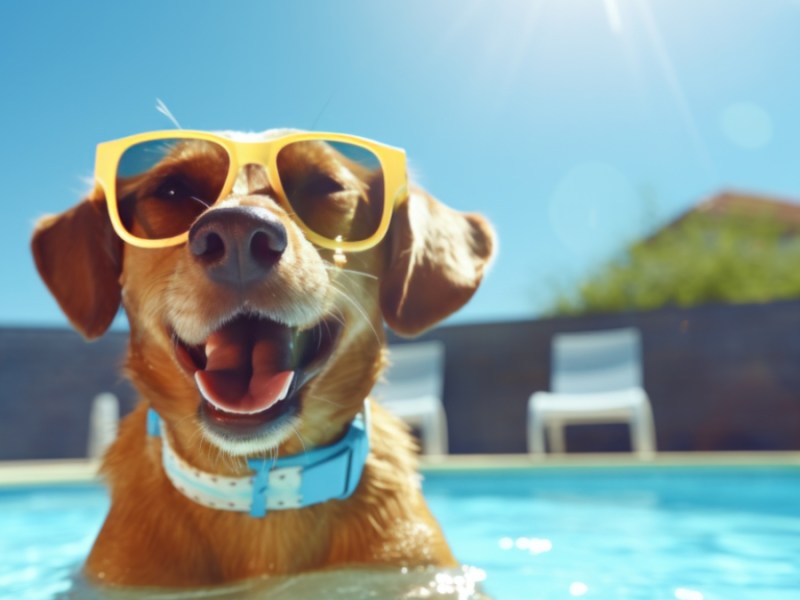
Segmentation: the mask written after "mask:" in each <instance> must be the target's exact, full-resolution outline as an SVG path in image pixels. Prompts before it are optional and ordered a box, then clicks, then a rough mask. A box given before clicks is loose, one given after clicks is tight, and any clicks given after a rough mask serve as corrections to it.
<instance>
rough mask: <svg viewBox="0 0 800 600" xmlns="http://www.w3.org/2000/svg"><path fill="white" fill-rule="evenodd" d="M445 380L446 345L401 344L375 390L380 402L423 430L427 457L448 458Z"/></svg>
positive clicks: (391, 354)
mask: <svg viewBox="0 0 800 600" xmlns="http://www.w3.org/2000/svg"><path fill="white" fill-rule="evenodd" d="M443 379H444V344H442V343H441V342H438V341H432V342H417V343H410V344H399V345H394V346H390V348H389V367H388V368H387V369H386V371H385V372H384V375H383V380H382V381H379V382H378V383H377V384H376V385H375V387H374V388H373V390H372V394H373V396H374V397H375V399H376V400H377V401H378V402H380V403H381V404H382V405H383V406H385V407H386V408H387V409H388V410H389V411H390V412H392V413H394V414H395V415H397V416H398V417H400V418H401V419H403V420H404V421H405V422H406V423H408V424H409V425H411V426H412V427H416V428H417V429H418V430H419V432H420V437H421V438H422V440H421V441H422V452H423V453H424V454H447V416H446V415H445V412H444V405H443V404H442V387H443V386H442V382H443Z"/></svg>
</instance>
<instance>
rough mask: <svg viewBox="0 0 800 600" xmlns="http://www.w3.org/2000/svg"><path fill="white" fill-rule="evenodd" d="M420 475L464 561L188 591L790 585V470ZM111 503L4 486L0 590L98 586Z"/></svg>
mask: <svg viewBox="0 0 800 600" xmlns="http://www.w3.org/2000/svg"><path fill="white" fill-rule="evenodd" d="M424 488H425V493H426V496H427V498H428V500H429V502H430V505H431V508H432V510H433V512H434V513H435V514H436V516H437V517H438V518H439V520H440V522H441V523H442V526H443V528H444V530H445V533H446V535H447V537H448V540H449V541H450V543H451V546H452V547H453V549H454V551H455V553H456V555H457V557H458V558H459V560H460V561H462V562H463V563H464V564H465V565H471V566H470V567H464V568H462V569H459V570H449V571H431V570H420V571H411V572H408V571H400V570H377V571H362V570H356V569H353V570H348V571H340V572H334V573H322V574H313V575H309V576H305V577H300V578H298V577H294V578H281V579H276V578H272V579H270V580H269V581H260V582H249V583H247V584H245V585H244V586H234V587H232V588H225V589H216V590H198V591H197V592H195V593H193V594H192V595H191V597H196V598H211V597H213V598H223V597H226V598H228V597H229V598H241V597H252V598H261V597H266V596H268V597H269V598H293V599H294V598H342V599H343V600H344V599H347V600H356V599H358V598H378V599H382V598H404V599H409V600H412V599H416V598H433V597H435V598H459V599H462V598H463V599H466V598H472V599H473V600H477V599H483V598H486V597H487V595H488V596H491V597H494V598H497V599H498V600H506V599H511V600H514V599H540V598H541V599H548V600H549V599H558V598H570V599H571V598H603V599H613V600H616V599H626V598H631V599H646V600H658V599H661V598H663V599H670V600H712V599H720V600H723V599H724V600H738V599H748V600H750V599H757V600H773V599H774V600H783V599H787V600H788V599H789V598H791V599H792V600H795V599H796V598H798V597H800V468H797V467H770V468H767V467H737V468H732V467H725V468H710V467H708V468H702V467H693V468H671V467H658V468H640V467H635V468H600V469H588V468H570V469H528V470H514V471H493V470H488V471H487V470H484V471H469V472H432V473H429V474H427V476H426V478H425V482H424ZM107 509H108V499H107V497H106V495H105V492H104V490H103V488H102V487H100V486H98V485H94V484H85V485H70V486H57V487H56V486H54V487H41V486H39V487H18V488H5V489H3V488H0V556H2V557H3V560H2V561H1V562H0V596H2V597H3V598H15V599H16V598H31V599H34V598H53V597H64V598H86V597H99V596H98V595H97V593H96V592H95V591H94V590H92V588H91V587H89V586H88V585H87V584H85V583H84V582H82V581H81V579H80V578H79V577H77V576H76V575H75V573H76V571H77V570H78V568H79V565H80V563H81V562H82V560H83V558H84V557H85V556H86V554H87V553H88V551H89V548H90V547H91V544H92V541H93V539H94V536H95V535H96V533H97V531H98V529H99V527H100V525H101V523H102V519H103V517H104V515H105V512H106V511H107ZM104 597H107V596H104ZM113 597H120V598H122V597H132V596H131V594H115V595H114V596H113ZM133 597H135V595H134V596H133ZM140 597H141V596H140ZM147 597H156V596H154V595H152V594H150V595H148V596H147ZM157 597H160V598H170V597H171V598H175V597H177V596H176V595H174V594H171V593H167V592H165V593H163V594H159V595H158V596H157ZM182 597H185V595H184V596H182Z"/></svg>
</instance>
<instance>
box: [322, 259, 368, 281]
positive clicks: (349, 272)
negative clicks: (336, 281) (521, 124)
mask: <svg viewBox="0 0 800 600" xmlns="http://www.w3.org/2000/svg"><path fill="white" fill-rule="evenodd" d="M324 266H325V270H327V271H329V272H332V273H337V274H339V273H341V274H342V275H358V276H360V277H366V278H367V279H372V280H374V281H378V276H377V275H373V274H372V273H364V272H362V271H355V270H353V269H345V268H344V267H337V266H335V265H329V264H327V263H326V264H325V265H324Z"/></svg>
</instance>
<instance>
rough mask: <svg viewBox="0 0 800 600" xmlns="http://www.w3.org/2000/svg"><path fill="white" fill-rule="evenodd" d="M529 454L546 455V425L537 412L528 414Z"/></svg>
mask: <svg viewBox="0 0 800 600" xmlns="http://www.w3.org/2000/svg"><path fill="white" fill-rule="evenodd" d="M528 452H530V453H532V454H544V423H542V419H541V418H540V417H539V415H538V414H536V412H535V411H529V413H528Z"/></svg>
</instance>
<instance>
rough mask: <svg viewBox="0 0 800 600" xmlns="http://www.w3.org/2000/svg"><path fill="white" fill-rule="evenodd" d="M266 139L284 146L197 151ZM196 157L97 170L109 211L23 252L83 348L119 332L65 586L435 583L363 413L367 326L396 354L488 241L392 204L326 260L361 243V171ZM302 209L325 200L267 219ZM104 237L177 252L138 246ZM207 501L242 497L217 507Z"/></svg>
mask: <svg viewBox="0 0 800 600" xmlns="http://www.w3.org/2000/svg"><path fill="white" fill-rule="evenodd" d="M287 135H288V136H291V135H297V134H295V133H292V132H287V131H285V130H272V131H267V132H264V133H262V134H237V133H230V132H228V133H223V134H219V136H218V138H219V140H220V144H222V143H223V142H224V141H225V140H227V141H228V142H227V143H243V144H251V145H252V144H258V143H268V142H269V143H281V142H280V140H283V139H284V138H285V137H286V136H287ZM176 136H177V134H176ZM276 140H277V142H276ZM203 141H204V140H188V141H181V143H176V144H174V145H173V146H172V147H171V148H170V149H169V150H168V151H163V153H162V155H160V156H159V162H158V163H157V164H156V163H155V162H154V163H153V164H152V165H150V168H149V169H148V170H146V171H143V172H141V173H123V172H122V166H118V167H117V169H118V173H117V175H116V177H117V181H116V183H115V186H116V187H115V192H114V193H115V195H116V200H115V203H114V204H115V205H116V207H117V208H116V211H114V209H113V208H112V211H110V210H109V207H110V205H111V202H110V199H109V198H108V195H109V194H108V191H107V190H108V185H100V184H99V183H98V184H97V185H96V186H95V188H94V189H93V191H91V192H90V193H89V195H88V196H87V197H86V198H84V199H83V200H82V201H81V202H79V203H78V204H77V205H76V206H74V207H73V208H71V209H69V210H67V211H66V212H64V213H62V214H59V215H50V216H46V217H43V218H41V219H40V220H39V221H38V222H37V224H36V227H35V230H34V233H33V238H32V251H33V255H34V259H35V263H36V266H37V268H38V271H39V273H40V275H41V277H42V279H43V280H44V282H45V283H46V285H47V287H48V288H49V290H50V291H51V293H52V294H53V295H54V297H55V298H56V300H57V301H58V303H59V305H60V306H61V308H62V310H63V311H64V313H65V314H66V316H67V317H68V318H69V320H70V322H71V323H72V325H73V326H74V327H75V328H76V329H77V330H78V331H79V332H80V333H81V334H82V335H83V336H84V337H85V338H87V339H93V338H97V337H98V336H101V335H102V334H103V333H104V332H105V331H106V330H107V328H108V327H109V326H110V324H111V322H112V320H113V319H114V317H115V315H116V314H117V312H118V310H119V308H120V306H121V307H122V308H123V309H124V311H125V313H126V314H127V318H128V322H129V326H130V335H129V344H128V349H127V354H126V359H125V365H124V370H125V373H126V375H127V376H128V377H129V378H130V379H131V381H132V382H133V384H134V386H135V387H136V389H137V391H138V392H139V394H140V402H139V403H138V405H137V408H135V409H134V411H133V412H132V413H131V414H130V415H128V416H127V417H126V418H125V419H124V420H123V422H122V423H121V426H120V431H119V435H118V437H117V439H116V440H115V442H114V443H113V444H112V446H111V447H110V448H109V450H108V451H107V452H106V455H105V456H104V459H103V462H102V467H101V473H102V475H103V476H104V478H105V479H106V481H107V484H108V486H109V488H110V496H111V506H110V510H109V513H108V515H107V518H106V520H105V522H104V524H103V526H102V528H101V530H100V532H99V534H98V537H97V539H96V541H95V544H94V546H93V548H92V550H91V552H90V554H89V556H88V558H87V561H86V563H85V567H84V571H85V573H86V575H87V576H88V578H89V579H90V580H91V581H94V582H97V583H99V584H104V585H116V586H120V585H121V586H159V587H190V586H191V587H194V586H207V585H217V584H225V583H229V582H234V581H238V580H244V579H248V578H253V577H258V576H268V575H285V574H295V573H302V572H308V571H314V570H320V569H327V568H335V567H346V566H353V565H372V566H378V565H384V566H405V567H414V566H422V565H433V566H438V567H449V566H454V565H456V560H455V558H454V556H453V554H452V552H451V550H450V548H449V546H448V544H447V542H446V540H445V538H444V536H443V534H442V531H441V529H440V527H439V525H438V524H437V523H436V521H435V519H434V517H433V516H432V515H431V513H430V511H429V509H428V508H427V506H426V503H425V500H424V498H423V496H422V493H421V490H420V486H419V478H418V475H417V458H416V456H417V450H416V446H415V442H414V439H413V436H412V435H411V434H410V432H409V431H408V429H407V427H406V426H405V425H404V424H402V423H401V422H400V421H399V420H398V419H397V418H395V417H394V416H392V415H390V414H389V413H387V411H386V410H384V409H383V408H381V406H380V404H379V403H376V402H374V401H372V400H371V399H369V394H370V390H371V389H372V387H373V385H374V384H375V382H376V381H377V380H378V378H379V377H380V374H381V371H382V369H383V368H384V367H385V365H386V363H387V355H386V349H385V348H386V342H385V334H384V323H385V324H386V325H387V326H388V327H389V328H391V329H392V330H393V331H395V332H396V333H398V334H400V335H402V336H414V335H417V334H419V333H421V332H422V331H424V330H426V329H428V328H430V327H431V326H433V325H434V324H436V323H437V322H439V321H440V320H442V319H443V318H445V317H446V316H448V315H450V314H451V313H453V312H454V311H455V310H457V309H458V308H460V307H461V306H462V305H464V304H465V303H466V302H467V301H468V300H469V298H470V297H471V296H472V295H473V293H474V292H475V290H476V289H477V287H478V285H479V283H480V282H481V280H482V278H483V276H484V273H485V271H486V269H487V268H488V265H489V264H490V262H491V260H492V257H493V253H494V249H495V246H496V242H495V236H494V233H493V230H492V228H491V226H490V225H489V224H488V222H487V221H486V220H485V219H484V218H483V217H481V216H479V215H477V214H464V213H460V212H457V211H455V210H453V209H451V208H448V207H447V206H445V205H444V204H442V203H440V202H439V201H438V200H436V199H434V198H433V197H432V196H431V195H430V194H428V193H427V192H426V191H425V190H423V189H422V188H420V187H418V186H414V185H410V186H409V187H408V188H407V189H406V190H405V192H404V193H403V197H402V198H400V200H399V201H397V202H396V203H394V204H392V207H390V208H391V209H392V210H391V211H390V213H391V214H390V220H389V221H388V222H387V223H388V227H387V231H386V233H385V235H383V236H382V239H381V240H380V241H379V242H377V243H375V244H374V245H373V246H371V247H369V248H367V249H363V250H359V251H352V252H351V251H348V250H347V249H345V250H342V249H339V248H337V247H334V245H335V243H334V242H336V240H340V239H342V238H343V237H346V236H350V237H351V238H352V239H356V240H361V239H364V238H365V237H367V236H370V235H372V234H373V232H374V231H375V230H376V228H377V227H379V225H377V224H376V223H377V222H378V221H381V217H380V215H381V214H382V213H381V212H380V211H381V210H383V209H381V208H380V205H381V202H382V201H381V199H380V198H376V196H378V195H380V194H381V193H385V190H382V189H381V188H382V186H384V185H385V184H386V182H385V181H384V182H376V181H375V176H374V172H372V171H370V170H369V169H366V168H363V167H361V166H360V165H359V164H356V161H354V160H353V159H352V158H351V157H347V156H344V155H343V154H342V153H341V152H339V151H338V150H336V149H335V148H334V146H335V144H326V143H322V142H320V141H319V140H311V141H309V142H308V143H306V144H305V145H300V144H294V145H292V146H291V149H292V152H288V153H287V152H283V156H280V155H279V157H278V160H279V162H281V161H282V162H281V164H280V165H278V167H277V168H278V169H279V170H280V175H279V178H280V185H277V184H276V182H275V181H272V180H271V179H272V178H271V177H270V169H276V167H275V166H268V168H267V167H265V165H263V164H261V165H259V164H255V163H248V164H244V165H241V166H240V167H239V168H237V169H236V172H235V173H226V172H224V171H225V165H224V164H223V165H222V166H220V164H218V163H219V161H220V160H223V161H224V160H225V159H224V157H222V158H220V156H222V154H224V153H223V152H222V151H221V150H220V147H221V146H220V145H216V144H212V143H211V142H209V143H208V144H206V145H205V147H204V145H203V144H202V143H201V142H203ZM162 146H163V144H162ZM154 147H155V146H154ZM248 147H249V146H248ZM286 147H289V146H286ZM217 155H219V156H217ZM215 156H216V158H215ZM121 164H122V163H121V162H120V165H121ZM227 168H228V169H229V170H230V166H228V167H227ZM215 169H216V170H218V171H219V173H217V172H216V171H215ZM309 172H313V173H314V176H313V178H311V179H309V176H308V173H309ZM176 173H177V175H176ZM229 175H230V177H231V183H230V184H229V185H228V188H226V190H227V191H226V192H225V194H224V197H221V198H218V199H216V198H211V199H209V198H202V197H200V196H202V194H201V193H200V192H197V189H196V188H197V187H198V185H199V187H202V186H203V185H206V184H208V185H211V183H209V182H212V183H213V182H214V181H217V180H221V179H223V178H226V177H228V176H229ZM187 178H188V180H189V181H190V182H191V185H190V187H191V186H194V189H192V190H190V191H187V190H186V180H187ZM204 178H205V179H204ZM215 178H217V179H215ZM198 181H199V182H200V183H199V184H198V183H197V182H198ZM309 181H311V183H309ZM106 184H107V182H106ZM220 185H221V184H219V183H214V186H216V187H215V188H214V189H215V190H216V189H217V188H219V186H220ZM304 186H305V187H304ZM301 188H303V189H304V190H305V191H303V192H302V194H306V195H309V194H310V195H311V196H313V197H314V198H317V197H320V198H324V201H319V202H318V201H316V200H314V201H308V202H305V201H304V203H303V205H302V208H300V207H290V208H287V205H286V202H285V197H286V196H292V195H293V194H294V195H297V194H300V193H301V192H299V191H298V190H300V189H301ZM214 193H216V192H213V193H212V194H211V195H212V196H213V195H214ZM132 198H133V199H134V200H131V199H132ZM187 198H188V200H187ZM165 199H168V200H169V202H173V201H174V202H176V203H177V204H174V203H171V204H168V205H167V202H166V200H165ZM201 200H202V201H201ZM389 203H390V204H391V203H392V202H391V199H390V201H389ZM374 205H375V206H378V207H379V208H377V209H373V208H371V207H373V206H374ZM186 206H191V210H188V211H187V210H185V208H184V207H186ZM111 212H114V215H113V216H112V214H111ZM343 215H344V216H343ZM115 220H117V221H118V223H116V224H115V223H114V221H115ZM334 222H338V223H340V224H341V223H344V224H346V227H344V228H341V229H336V228H334V227H332V226H331V225H330V224H331V223H334ZM326 228H328V229H330V230H328V229H326ZM120 231H122V232H123V234H122V235H126V234H125V233H124V232H125V231H127V232H130V234H129V235H131V236H138V237H137V239H146V238H148V236H151V235H152V232H153V231H155V232H157V233H158V232H166V233H161V235H171V234H172V233H175V232H179V233H181V234H182V235H185V236H186V238H185V239H184V240H183V241H181V242H179V243H171V244H170V245H165V246H160V247H142V246H141V245H136V244H133V243H129V242H128V241H126V240H123V239H122V238H121V235H120ZM309 231H315V232H318V233H319V232H322V234H323V235H324V236H325V239H333V240H334V242H331V243H329V244H328V247H323V246H321V245H320V244H318V243H315V242H314V240H313V239H312V237H313V236H312V235H311V234H309ZM342 231H344V235H343V234H342ZM388 360H390V359H388ZM365 399H366V400H365ZM343 454H344V455H347V457H348V458H346V459H342V458H341V455H343ZM320 455H324V456H322V458H319V456H320ZM343 461H344V462H345V463H346V464H344V466H343ZM332 465H333V466H332ZM325 469H329V470H331V472H332V474H331V473H327V474H325V473H322V472H323V471H325ZM320 473H322V474H320ZM342 473H343V474H342ZM312 475H313V476H314V479H313V480H312V479H311V476H312ZM304 478H305V479H304ZM279 479H280V480H281V481H278V480H279ZM283 480H291V481H290V482H289V483H288V484H286V485H284V483H283ZM329 480H330V481H329ZM298 481H299V483H298ZM303 482H305V483H303ZM309 482H311V483H309ZM331 482H332V483H331ZM184 484H185V485H184ZM221 486H222V487H221ZM225 486H228V487H230V488H234V487H242V488H247V493H246V494H244V495H242V494H239V495H236V494H233V495H230V496H226V495H225V493H226V492H225V489H222V488H224V487H225ZM259 486H260V487H259ZM267 486H268V487H269V490H270V491H269V492H265V491H264V489H265V488H266V487H267ZM281 486H283V487H281ZM303 486H306V487H303ZM309 486H310V488H309ZM331 486H332V490H327V491H326V489H327V488H328V487H331ZM184 488H188V489H184ZM256 488H259V490H260V491H259V492H258V493H257V492H256V491H255V490H256ZM306 488H309V489H306ZM312 488H313V489H312ZM316 488H319V489H316ZM323 488H325V489H323ZM298 490H300V492H298ZM259 494H260V495H259ZM265 494H267V495H266V496H265ZM302 494H305V495H307V496H308V495H309V494H310V495H311V496H314V498H310V499H309V498H305V499H304V498H302V497H300V496H301V495H302ZM215 502H216V503H218V504H215ZM282 503H284V504H285V505H286V507H283V506H282ZM234 504H235V505H236V506H235V507H234ZM248 513H249V514H248Z"/></svg>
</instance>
